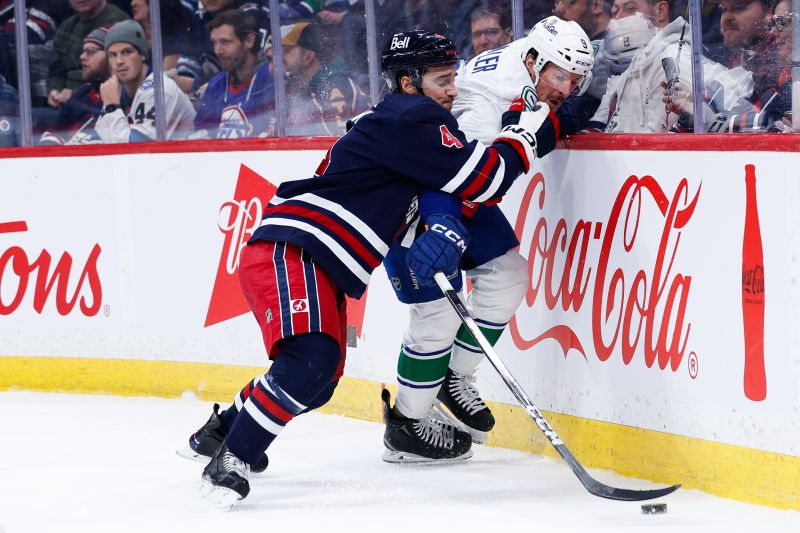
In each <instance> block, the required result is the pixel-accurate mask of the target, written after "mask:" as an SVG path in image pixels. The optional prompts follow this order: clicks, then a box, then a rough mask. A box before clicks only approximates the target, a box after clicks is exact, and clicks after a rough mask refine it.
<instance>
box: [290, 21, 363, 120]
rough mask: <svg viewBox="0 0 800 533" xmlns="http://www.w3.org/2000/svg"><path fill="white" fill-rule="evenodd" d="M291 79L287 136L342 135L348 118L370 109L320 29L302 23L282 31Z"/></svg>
mask: <svg viewBox="0 0 800 533" xmlns="http://www.w3.org/2000/svg"><path fill="white" fill-rule="evenodd" d="M281 34H282V35H283V37H282V38H281V45H282V46H283V65H284V68H285V71H286V77H287V81H288V83H287V97H288V100H289V103H288V105H287V108H288V110H289V116H288V117H287V133H288V134H289V135H341V134H343V133H344V132H345V125H346V123H347V119H349V118H351V117H353V116H355V115H357V114H358V113H360V112H361V111H364V110H366V109H367V108H368V107H369V101H368V99H367V97H366V96H365V95H364V93H363V92H362V91H361V90H360V89H359V88H358V85H357V84H356V83H355V82H354V81H353V79H352V78H350V76H348V73H347V71H346V68H345V63H344V61H342V60H341V59H334V60H332V59H331V58H330V56H329V55H328V54H327V51H326V50H324V48H323V46H322V43H321V42H320V38H319V34H320V32H319V26H317V25H316V24H313V23H308V22H298V23H297V24H293V25H291V26H289V27H284V28H281Z"/></svg>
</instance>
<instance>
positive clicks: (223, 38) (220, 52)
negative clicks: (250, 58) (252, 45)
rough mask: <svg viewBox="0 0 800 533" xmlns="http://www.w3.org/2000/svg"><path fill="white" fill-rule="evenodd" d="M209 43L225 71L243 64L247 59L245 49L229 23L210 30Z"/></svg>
mask: <svg viewBox="0 0 800 533" xmlns="http://www.w3.org/2000/svg"><path fill="white" fill-rule="evenodd" d="M211 44H212V45H213V47H214V55H216V56H217V59H218V60H219V64H220V66H222V68H223V69H225V70H227V71H231V70H233V69H234V68H235V67H236V66H238V65H241V64H243V63H244V62H245V60H246V59H247V49H246V48H245V46H244V44H243V43H242V41H240V40H239V38H238V37H237V36H236V31H235V30H234V29H233V26H231V25H229V24H223V25H222V26H220V27H219V28H214V29H213V30H211Z"/></svg>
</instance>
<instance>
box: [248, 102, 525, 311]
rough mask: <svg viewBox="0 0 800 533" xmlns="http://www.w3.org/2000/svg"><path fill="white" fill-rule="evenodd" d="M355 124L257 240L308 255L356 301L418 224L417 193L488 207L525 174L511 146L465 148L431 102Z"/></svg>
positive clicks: (288, 185) (275, 203)
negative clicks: (402, 236) (393, 247)
mask: <svg viewBox="0 0 800 533" xmlns="http://www.w3.org/2000/svg"><path fill="white" fill-rule="evenodd" d="M353 122H354V124H353V125H352V127H351V128H350V130H349V131H348V133H347V134H345V135H344V136H343V137H341V138H340V139H339V140H338V141H337V142H336V143H335V144H334V145H333V147H332V148H331V149H330V150H329V151H328V154H327V156H326V157H325V159H324V160H323V161H322V163H321V164H320V166H319V168H318V169H317V172H316V173H315V175H314V177H313V178H310V179H301V180H295V181H288V182H284V183H283V184H281V186H280V187H279V188H278V191H277V193H276V194H275V196H274V198H273V199H272V201H271V202H270V204H269V205H268V206H267V208H266V209H265V212H264V219H263V221H262V224H261V226H260V227H259V228H258V229H257V230H256V231H255V232H254V234H253V237H252V239H251V241H250V242H253V241H259V240H267V241H287V242H291V243H294V244H296V245H298V246H300V247H302V248H304V249H305V250H307V251H308V252H309V253H310V254H311V256H312V257H313V258H314V260H315V261H316V263H317V264H319V265H320V266H321V267H322V268H323V269H324V270H325V271H326V272H327V273H328V275H330V276H331V278H333V280H334V281H335V282H336V283H337V284H338V285H339V287H341V289H342V290H343V291H344V292H345V293H346V294H347V295H349V296H351V297H354V298H358V297H360V296H361V295H362V294H363V293H364V290H365V287H366V284H367V282H368V281H369V277H370V274H371V273H372V271H373V270H374V269H375V268H376V267H377V266H378V265H379V264H380V263H381V261H382V260H383V258H384V256H385V255H386V253H387V251H388V249H389V243H390V242H391V241H392V238H393V237H394V236H395V235H396V234H397V233H399V232H400V231H401V230H402V229H403V228H404V227H405V226H406V225H408V224H409V223H411V222H412V220H413V219H414V218H416V216H417V194H418V191H419V190H421V189H422V188H423V187H429V188H434V189H439V190H442V191H445V192H447V193H451V194H454V195H456V196H458V197H460V198H462V199H466V200H470V201H473V202H485V201H486V200H490V199H493V198H499V197H501V196H503V194H505V192H506V191H507V190H508V188H509V187H510V186H511V184H512V183H513V181H514V180H515V179H516V178H517V176H519V175H520V173H521V172H523V170H524V169H523V161H522V157H521V156H520V155H519V154H518V153H517V151H516V149H515V148H514V147H512V146H511V145H510V144H506V143H505V142H497V143H494V144H492V145H491V146H486V145H483V144H480V143H479V142H477V141H472V142H467V139H466V137H465V136H464V134H463V133H462V132H461V131H460V130H459V129H458V124H457V123H456V120H455V118H454V117H453V115H451V114H450V113H449V112H448V111H447V110H446V109H444V108H443V107H441V106H440V105H439V104H437V103H435V102H434V101H433V100H431V99H430V98H428V97H425V96H419V95H406V94H394V93H393V94H389V95H386V97H385V98H384V99H383V101H381V102H380V103H379V104H378V105H377V106H375V107H374V108H372V109H371V110H369V111H367V112H365V113H363V114H361V115H359V116H358V117H356V118H355V119H354V120H353Z"/></svg>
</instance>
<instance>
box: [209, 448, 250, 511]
mask: <svg viewBox="0 0 800 533" xmlns="http://www.w3.org/2000/svg"><path fill="white" fill-rule="evenodd" d="M249 478H250V467H249V466H248V465H247V463H245V462H244V461H242V460H241V459H239V458H238V457H236V456H235V455H233V453H231V451H230V450H229V449H228V445H227V444H226V443H225V442H223V443H222V444H221V445H220V446H219V448H217V449H216V451H215V452H214V455H212V456H211V461H209V463H208V464H207V465H206V467H205V468H204V469H203V484H202V487H201V492H202V494H203V496H204V497H205V498H206V499H207V500H209V501H211V502H212V503H213V504H214V505H215V506H217V507H221V508H224V509H230V508H231V507H233V506H234V505H236V504H237V503H238V502H239V500H242V499H244V498H245V497H246V496H247V495H248V494H249V493H250V482H249V481H248V480H249Z"/></svg>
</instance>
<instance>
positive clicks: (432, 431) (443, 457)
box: [381, 389, 472, 463]
mask: <svg viewBox="0 0 800 533" xmlns="http://www.w3.org/2000/svg"><path fill="white" fill-rule="evenodd" d="M381 399H382V400H383V419H384V421H385V422H386V432H385V433H384V434H383V444H384V446H386V451H385V452H384V454H383V460H384V461H386V462H387V463H449V462H454V461H463V460H465V459H469V458H470V457H472V450H471V449H470V448H471V447H472V441H471V439H470V435H469V433H467V432H466V431H461V430H460V429H458V428H456V427H455V426H453V425H452V424H449V423H447V422H446V421H444V420H439V419H437V418H434V417H430V416H429V417H427V418H423V419H419V420H415V419H412V418H407V419H403V420H400V419H397V418H395V417H394V415H393V413H392V408H391V407H390V406H389V400H390V394H389V391H388V390H386V389H384V390H383V392H382V393H381Z"/></svg>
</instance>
